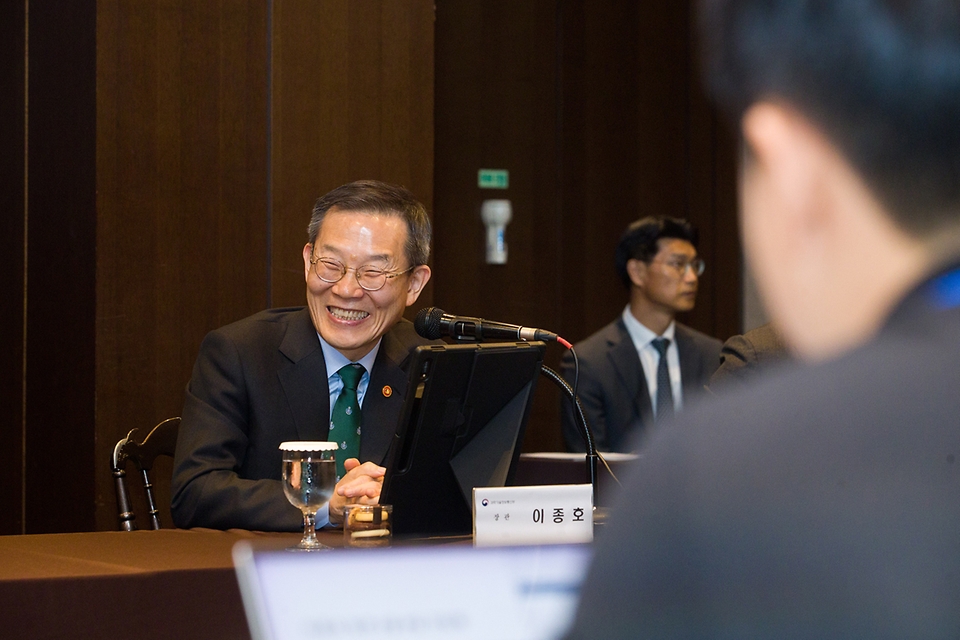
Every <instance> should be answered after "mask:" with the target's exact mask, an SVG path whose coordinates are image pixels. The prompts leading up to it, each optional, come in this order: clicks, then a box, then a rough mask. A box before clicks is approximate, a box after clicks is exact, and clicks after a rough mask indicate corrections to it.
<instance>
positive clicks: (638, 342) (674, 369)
mask: <svg viewBox="0 0 960 640" xmlns="http://www.w3.org/2000/svg"><path fill="white" fill-rule="evenodd" d="M623 323H624V324H625V325H626V326H627V333H629V334H630V339H631V340H633V346H634V348H635V349H636V350H637V355H639V356H640V365H641V366H642V367H643V377H644V378H646V380H647V389H648V390H649V392H650V404H651V406H653V415H657V367H659V366H660V352H659V351H657V348H656V347H654V346H653V341H654V340H655V339H657V338H661V337H662V338H668V339H669V340H670V346H668V347H667V369H668V370H669V371H670V390H671V391H672V392H673V408H674V411H679V410H680V408H681V407H683V384H682V382H681V380H680V351H678V350H677V341H676V340H675V339H674V333H675V332H676V326H677V323H676V322H675V321H672V322H671V323H670V326H668V327H667V329H666V331H664V332H663V335H662V336H659V335H657V334H656V333H654V332H653V331H651V330H650V329H648V328H647V327H645V326H644V325H643V324H641V322H640V321H639V320H637V319H636V318H635V317H633V314H632V313H630V305H627V306H626V308H625V309H624V310H623Z"/></svg>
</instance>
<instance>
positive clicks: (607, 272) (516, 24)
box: [434, 0, 740, 451]
mask: <svg viewBox="0 0 960 640" xmlns="http://www.w3.org/2000/svg"><path fill="white" fill-rule="evenodd" d="M436 37H437V44H436V48H437V53H436V59H437V82H436V86H437V91H436V102H437V119H436V171H435V176H436V177H435V202H436V215H435V224H436V229H437V234H436V237H437V242H436V261H435V265H434V266H435V269H434V271H435V297H434V301H435V303H436V305H437V306H439V307H441V308H443V309H445V310H447V311H449V312H452V313H456V314H462V315H472V316H480V317H484V318H489V319H496V320H501V321H507V322H513V323H518V324H524V325H527V326H537V327H543V328H547V329H550V330H552V331H556V332H558V333H560V335H562V336H564V337H565V338H567V339H569V340H571V341H577V340H580V339H583V338H585V337H587V336H588V335H590V334H591V333H593V332H594V331H596V330H597V329H599V328H600V327H601V326H603V325H605V324H606V323H608V322H609V321H610V320H611V319H612V318H614V317H615V316H616V315H617V314H619V313H620V311H621V310H622V309H623V307H624V305H625V304H626V302H627V294H626V292H625V291H624V290H623V286H622V284H621V283H620V281H619V279H618V278H617V276H616V274H615V270H614V267H613V253H614V248H615V246H616V243H617V240H618V239H619V237H620V234H621V233H622V232H623V230H624V229H625V227H626V226H627V225H628V224H629V223H630V222H631V221H633V220H636V219H637V218H639V217H641V216H645V215H658V214H665V215H672V216H678V217H684V218H687V219H689V220H691V221H692V222H694V223H695V224H696V225H698V226H699V227H700V228H701V244H700V252H701V254H702V255H703V256H704V258H705V259H706V260H707V262H708V271H707V273H706V274H705V276H704V278H703V279H702V281H701V293H700V297H699V300H698V304H697V308H696V309H695V310H694V311H693V312H692V313H689V314H686V315H685V316H684V317H682V318H681V320H682V321H684V322H687V323H689V324H691V325H692V326H694V327H696V328H698V329H700V330H702V331H705V332H706V333H709V334H712V335H716V336H718V337H726V336H727V335H730V334H731V333H734V332H736V331H738V330H739V316H740V302H739V297H740V296H739V277H740V276H739V273H740V264H739V245H738V243H737V241H736V200H735V197H734V187H733V185H732V184H731V186H729V187H727V186H726V182H723V183H722V184H721V183H720V182H719V181H720V180H723V181H727V180H730V179H731V178H732V176H733V173H734V170H733V169H732V167H733V166H735V164H734V162H735V159H734V155H733V148H734V147H733V144H732V143H731V141H730V139H729V138H726V137H723V134H722V133H721V132H720V131H719V130H718V126H717V122H716V118H715V116H714V115H713V111H712V109H711V108H710V107H709V105H708V103H707V101H706V99H705V97H704V96H703V93H702V91H701V89H700V79H699V76H698V75H697V73H698V71H697V68H696V62H695V43H694V42H693V36H692V16H691V15H690V7H689V4H688V3H676V2H667V1H660V2H651V3H625V2H616V1H612V0H611V1H604V0H601V1H591V2H582V1H581V2H557V1H548V0H542V1H539V2H528V3H510V2H485V3H475V2H470V1H468V0H444V1H442V2H439V3H438V6H437V36H436ZM480 168H500V169H507V170H509V171H510V187H509V189H507V190H505V191H497V190H482V189H478V188H477V183H476V175H477V170H478V169H480ZM485 198H508V199H510V200H511V201H512V205H513V221H512V222H511V223H510V224H509V225H508V227H507V231H506V239H507V243H508V247H509V260H508V263H507V264H506V265H487V264H486V263H485V260H484V242H485V238H484V227H483V225H482V223H481V222H480V215H479V211H480V206H481V202H482V201H483V199H485ZM558 361H559V348H558V347H551V349H550V350H548V355H547V364H548V365H554V366H555V365H556V364H557V362H558ZM558 403H559V396H558V394H557V392H556V391H555V390H554V389H553V388H552V387H551V385H550V384H549V383H548V382H546V381H543V383H542V385H541V389H538V392H537V398H536V400H535V405H534V409H533V413H532V416H531V423H530V427H529V429H528V433H527V437H526V439H525V443H524V449H525V450H526V451H538V450H554V449H559V448H561V447H562V443H561V438H560V434H559V411H558Z"/></svg>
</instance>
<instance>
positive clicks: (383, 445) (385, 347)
mask: <svg viewBox="0 0 960 640" xmlns="http://www.w3.org/2000/svg"><path fill="white" fill-rule="evenodd" d="M409 356H410V351H409V349H408V347H406V346H405V345H403V344H401V343H400V341H399V340H398V339H397V338H396V337H395V336H394V335H393V332H387V334H386V335H384V336H383V341H382V342H381V343H380V351H379V352H378V353H377V360H376V363H375V364H374V365H373V374H372V376H371V378H370V386H368V387H367V392H366V395H365V396H364V398H363V411H362V412H361V420H362V422H361V427H360V434H361V436H360V438H361V440H360V459H361V460H371V461H373V462H376V463H377V464H383V463H384V462H385V461H386V457H387V452H388V451H389V450H390V445H391V444H393V440H394V435H395V434H396V430H397V419H398V416H399V415H400V410H401V409H402V407H403V399H404V396H405V395H406V390H407V374H406V372H405V371H404V370H403V369H402V368H401V367H402V366H403V364H404V362H405V361H406V359H407V358H408V357H409Z"/></svg>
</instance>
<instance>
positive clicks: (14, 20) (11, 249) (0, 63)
mask: <svg viewBox="0 0 960 640" xmlns="http://www.w3.org/2000/svg"><path fill="white" fill-rule="evenodd" d="M25 51H26V11H25V2H4V3H2V4H0V87H4V91H3V92H0V123H3V124H2V126H0V300H3V304H0V407H3V411H2V412H0V535H8V534H15V533H23V524H24V523H23V488H24V482H23V444H24V434H23V383H24V380H23V378H24V363H23V339H24V319H23V296H24V287H25V280H24V275H25V274H24V268H23V258H24V249H25V245H24V237H23V235H24V224H25V222H26V215H25V210H24V197H25V191H24V176H25V175H26V166H25V156H24V148H25V147H24V145H25V136H26V125H25V122H24V105H25V104H26V89H25V84H24V83H25V65H24V56H25Z"/></svg>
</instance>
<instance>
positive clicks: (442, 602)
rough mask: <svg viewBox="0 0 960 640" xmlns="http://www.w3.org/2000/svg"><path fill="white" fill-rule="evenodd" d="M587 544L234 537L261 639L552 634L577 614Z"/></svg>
mask: <svg viewBox="0 0 960 640" xmlns="http://www.w3.org/2000/svg"><path fill="white" fill-rule="evenodd" d="M590 553H591V547H590V546H588V545H551V546H539V547H538V546H529V547H483V548H475V547H472V546H468V545H459V544H447V545H430V546H401V547H393V548H385V549H336V550H332V551H326V552H312V553H302V552H301V553H295V552H290V551H286V550H276V549H273V550H257V549H256V547H255V546H253V545H251V544H250V543H249V542H246V541H244V542H239V543H237V545H236V546H235V547H234V550H233V558H234V564H235V566H236V571H237V578H238V580H239V583H240V592H241V594H242V596H243V606H244V609H245V611H246V614H247V621H248V623H249V625H250V633H251V636H252V637H253V639H254V640H299V639H314V638H316V639H320V638H322V639H324V640H337V639H339V638H343V639H344V640H346V639H349V640H357V638H380V639H385V640H390V639H400V640H405V639H410V640H413V639H416V640H434V639H436V640H440V639H443V640H457V639H474V638H476V639H477V640H481V639H482V640H488V639H489V638H502V639H505V640H509V639H511V638H516V639H518V640H520V639H523V640H553V639H555V638H559V637H560V636H562V635H563V633H564V632H565V631H566V630H567V628H568V627H569V625H570V624H571V623H572V621H573V614H574V611H575V609H576V603H577V599H578V593H579V588H580V585H581V583H582V580H583V578H584V576H585V573H586V569H587V565H588V562H589V559H590Z"/></svg>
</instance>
